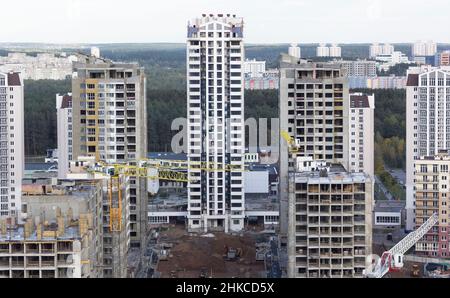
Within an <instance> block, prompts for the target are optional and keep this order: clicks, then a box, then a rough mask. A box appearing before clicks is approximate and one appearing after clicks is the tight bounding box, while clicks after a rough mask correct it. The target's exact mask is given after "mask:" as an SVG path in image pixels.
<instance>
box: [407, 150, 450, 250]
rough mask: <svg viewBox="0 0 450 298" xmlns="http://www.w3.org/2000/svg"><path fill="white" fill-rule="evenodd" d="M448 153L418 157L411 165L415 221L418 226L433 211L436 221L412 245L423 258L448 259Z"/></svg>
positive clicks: (449, 189) (449, 232) (441, 152)
mask: <svg viewBox="0 0 450 298" xmlns="http://www.w3.org/2000/svg"><path fill="white" fill-rule="evenodd" d="M449 169H450V156H449V155H448V151H447V150H442V151H439V153H438V155H436V156H421V157H420V159H418V160H416V164H415V175H414V178H415V180H414V181H415V183H414V187H415V190H416V194H415V198H416V202H415V206H416V212H415V213H416V216H415V219H416V223H415V226H416V227H417V228H418V227H420V226H421V225H422V224H423V223H424V222H425V221H426V220H427V219H428V218H429V217H430V216H432V215H433V213H437V214H438V216H439V222H438V223H437V224H436V225H435V226H434V227H433V228H432V229H431V230H430V231H429V232H428V233H427V234H426V235H425V236H424V237H423V238H422V239H421V241H419V242H417V244H416V252H417V253H418V254H419V255H423V256H427V257H439V258H450V247H449V240H448V239H449V237H450V224H449V223H450V221H449V219H450V217H449V214H450V207H449V206H450V205H449V204H448V197H449V194H450V187H449V181H450V174H449Z"/></svg>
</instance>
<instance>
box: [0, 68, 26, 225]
mask: <svg viewBox="0 0 450 298" xmlns="http://www.w3.org/2000/svg"><path fill="white" fill-rule="evenodd" d="M23 88H24V87H23V79H22V76H21V74H20V73H17V72H9V73H0V137H1V138H0V198H1V200H0V218H4V217H14V218H17V219H18V220H19V221H21V220H22V216H21V205H22V204H21V196H22V178H23V172H24V163H25V153H24V145H25V144H24V143H25V138H24V89H23Z"/></svg>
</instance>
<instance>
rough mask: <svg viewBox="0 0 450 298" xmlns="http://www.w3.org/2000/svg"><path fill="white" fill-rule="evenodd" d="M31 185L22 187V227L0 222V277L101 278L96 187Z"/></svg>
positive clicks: (26, 183) (99, 191)
mask: <svg viewBox="0 0 450 298" xmlns="http://www.w3.org/2000/svg"><path fill="white" fill-rule="evenodd" d="M31 180H34V181H33V182H31V183H29V182H30V181H31ZM30 181H27V180H26V181H24V187H23V191H24V194H23V209H24V214H25V216H26V222H25V223H24V224H23V225H19V224H17V223H13V222H11V221H7V220H0V276H1V277H6V278H8V277H9V278H98V277H103V274H102V266H100V264H101V260H102V255H103V251H104V247H103V245H102V242H101V239H102V233H103V226H102V225H101V224H99V223H101V220H102V216H103V211H102V203H101V202H102V189H101V187H100V184H99V183H97V182H96V181H92V180H85V181H78V182H73V181H72V182H68V184H66V183H67V182H61V184H58V185H53V184H52V183H50V182H48V181H45V179H44V180H43V181H39V182H37V181H36V179H30Z"/></svg>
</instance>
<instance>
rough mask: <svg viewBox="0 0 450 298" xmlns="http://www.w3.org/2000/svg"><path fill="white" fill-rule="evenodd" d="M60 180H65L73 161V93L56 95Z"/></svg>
mask: <svg viewBox="0 0 450 298" xmlns="http://www.w3.org/2000/svg"><path fill="white" fill-rule="evenodd" d="M56 115H57V116H56V118H57V125H56V127H57V136H58V139H57V142H58V178H59V179H65V178H66V177H67V173H68V171H69V162H70V161H71V160H72V159H73V156H72V152H73V148H72V144H73V123H72V118H73V116H72V93H68V94H64V95H60V94H56Z"/></svg>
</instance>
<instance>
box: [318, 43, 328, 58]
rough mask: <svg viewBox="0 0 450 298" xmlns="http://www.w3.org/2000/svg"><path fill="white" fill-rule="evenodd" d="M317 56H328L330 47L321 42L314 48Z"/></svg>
mask: <svg viewBox="0 0 450 298" xmlns="http://www.w3.org/2000/svg"><path fill="white" fill-rule="evenodd" d="M316 56H317V57H330V48H329V47H327V45H326V44H324V43H321V44H320V45H319V46H318V47H317V49H316Z"/></svg>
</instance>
